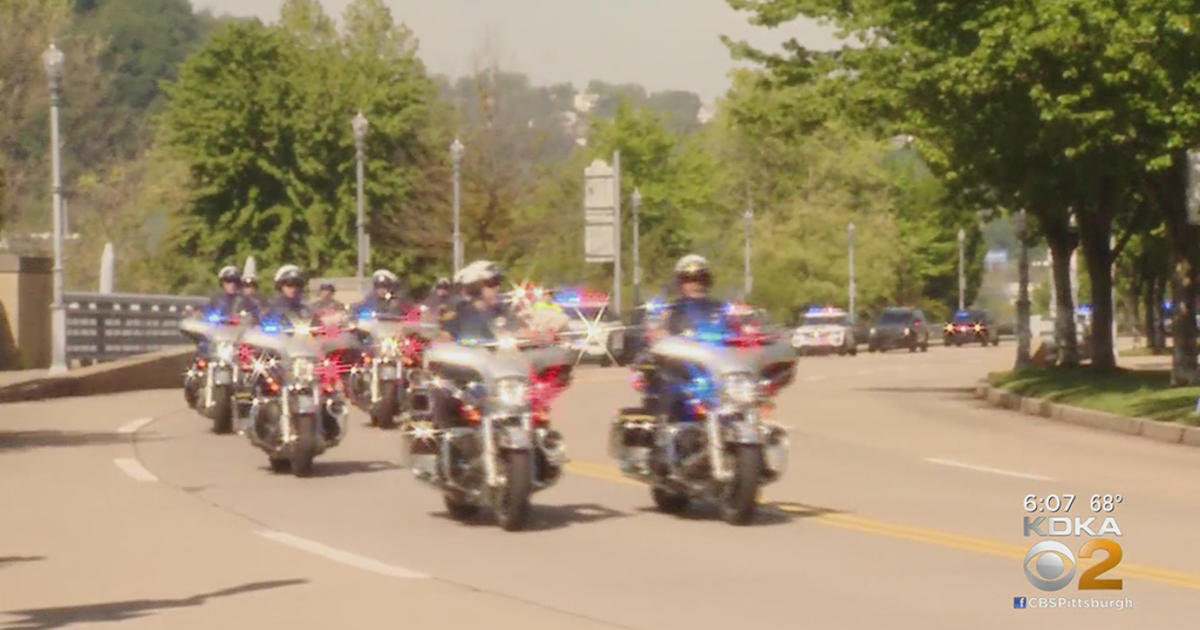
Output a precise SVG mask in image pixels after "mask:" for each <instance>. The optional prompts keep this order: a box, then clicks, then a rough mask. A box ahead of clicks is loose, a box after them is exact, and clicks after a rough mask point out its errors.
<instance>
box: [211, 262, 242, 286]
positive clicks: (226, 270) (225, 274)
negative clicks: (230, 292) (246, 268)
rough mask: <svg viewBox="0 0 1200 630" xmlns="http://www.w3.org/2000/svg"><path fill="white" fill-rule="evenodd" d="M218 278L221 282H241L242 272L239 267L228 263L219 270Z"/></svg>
mask: <svg viewBox="0 0 1200 630" xmlns="http://www.w3.org/2000/svg"><path fill="white" fill-rule="evenodd" d="M217 280H218V281H219V282H241V280H242V273H241V272H240V271H238V268H237V267H234V266H233V265H226V266H224V267H221V270H220V271H218V272H217Z"/></svg>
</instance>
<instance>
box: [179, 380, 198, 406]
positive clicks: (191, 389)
mask: <svg viewBox="0 0 1200 630" xmlns="http://www.w3.org/2000/svg"><path fill="white" fill-rule="evenodd" d="M183 400H184V402H186V403H187V406H188V407H191V408H192V409H195V408H196V407H197V406H198V405H199V404H200V387H199V386H197V385H196V384H195V381H192V380H186V381H184V382H183Z"/></svg>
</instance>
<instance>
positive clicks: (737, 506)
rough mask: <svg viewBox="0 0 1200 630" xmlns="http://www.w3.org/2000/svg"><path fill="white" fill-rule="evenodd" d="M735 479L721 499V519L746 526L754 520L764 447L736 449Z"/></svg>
mask: <svg viewBox="0 0 1200 630" xmlns="http://www.w3.org/2000/svg"><path fill="white" fill-rule="evenodd" d="M735 448H736V450H735V451H734V462H733V479H730V480H729V483H728V484H727V485H726V487H725V492H724V493H723V496H722V497H721V502H720V508H721V518H722V519H723V520H725V522H727V523H730V524H732V525H745V524H747V523H749V522H750V521H751V519H753V518H754V510H755V508H756V507H757V499H758V483H759V480H760V479H761V477H762V466H763V459H762V447H761V446H759V445H757V444H740V445H738V446H736V447H735Z"/></svg>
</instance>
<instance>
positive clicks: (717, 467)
mask: <svg viewBox="0 0 1200 630" xmlns="http://www.w3.org/2000/svg"><path fill="white" fill-rule="evenodd" d="M795 361H796V359H795V353H794V352H793V351H792V349H791V347H790V346H789V345H788V344H787V343H785V342H783V341H781V339H780V336H779V335H777V334H773V333H768V332H760V331H757V330H754V329H753V327H751V326H746V327H745V328H744V329H739V328H737V327H734V329H727V328H724V327H718V329H715V330H692V331H687V333H686V334H684V335H680V336H672V337H666V338H663V339H661V340H659V341H656V342H653V343H652V344H651V345H650V346H649V348H648V349H647V350H646V352H645V353H644V354H643V355H642V356H641V357H640V358H639V360H638V362H637V365H635V367H634V387H635V388H637V389H639V390H640V391H642V392H644V393H645V394H646V395H647V401H646V402H647V404H646V405H645V407H644V408H626V409H622V410H620V412H619V413H618V417H617V418H616V420H615V421H614V422H613V423H612V425H611V427H610V433H609V453H610V455H611V456H612V457H614V458H615V459H617V461H618V462H619V466H620V469H621V471H622V473H624V474H625V475H626V476H628V477H630V478H633V479H635V480H638V481H641V482H643V483H646V484H647V485H649V486H650V488H651V496H652V498H653V499H654V502H655V504H656V505H657V506H658V508H659V509H660V510H662V511H664V512H667V513H671V514H677V513H681V512H683V511H684V510H686V509H687V507H688V504H689V503H690V502H691V501H693V500H711V501H714V502H716V504H717V505H718V507H719V510H720V514H721V517H722V518H723V519H724V520H725V521H726V522H729V523H731V524H738V525H740V524H745V523H748V522H750V520H751V519H752V518H753V516H754V511H755V508H756V499H757V496H758V491H759V488H760V487H761V486H763V485H765V484H768V483H772V482H774V481H777V480H779V479H780V478H781V477H782V476H783V474H784V472H785V471H786V469H787V463H788V438H787V432H786V431H785V430H784V428H783V427H782V426H780V425H778V424H776V423H773V422H769V421H767V420H766V418H765V417H764V416H765V415H766V414H768V413H769V412H770V411H771V409H772V406H773V405H772V402H771V401H772V398H773V397H774V396H775V395H776V394H777V393H778V392H779V390H780V389H781V388H783V387H784V386H786V385H787V384H789V383H790V382H791V381H792V380H793V378H794V376H795V372H794V368H795Z"/></svg>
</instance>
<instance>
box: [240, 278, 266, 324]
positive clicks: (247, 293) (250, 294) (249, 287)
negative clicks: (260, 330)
mask: <svg viewBox="0 0 1200 630" xmlns="http://www.w3.org/2000/svg"><path fill="white" fill-rule="evenodd" d="M242 301H243V303H244V304H245V305H246V311H247V312H249V313H250V314H251V315H253V316H254V317H256V318H257V317H259V316H260V315H261V314H262V310H263V303H262V299H261V298H260V297H259V295H258V277H257V276H255V275H254V274H253V273H248V274H245V275H243V276H242Z"/></svg>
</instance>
